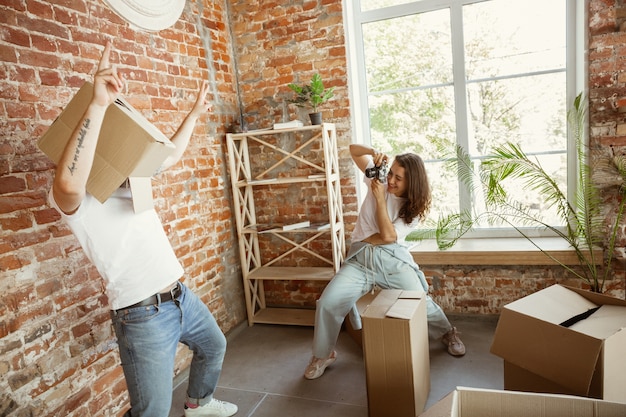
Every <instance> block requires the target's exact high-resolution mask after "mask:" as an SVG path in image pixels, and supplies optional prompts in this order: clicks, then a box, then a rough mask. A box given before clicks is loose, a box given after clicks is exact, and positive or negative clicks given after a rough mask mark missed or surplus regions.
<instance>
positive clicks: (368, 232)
mask: <svg viewBox="0 0 626 417" xmlns="http://www.w3.org/2000/svg"><path fill="white" fill-rule="evenodd" d="M350 155H351V156H352V160H353V161H354V163H355V164H356V166H357V167H358V168H359V169H360V170H361V171H362V172H363V173H364V174H365V178H364V181H365V184H367V185H368V192H367V195H366V196H365V200H364V201H363V204H362V205H361V208H360V210H359V215H358V217H357V221H356V225H355V227H354V231H353V232H352V244H351V245H350V251H349V253H348V255H347V256H346V259H345V260H344V262H343V264H342V265H341V268H340V269H339V271H338V272H337V274H335V276H334V277H333V279H332V280H331V281H330V282H329V283H328V285H327V286H326V288H325V289H324V291H323V292H322V296H321V297H320V299H319V300H318V301H317V308H316V311H315V330H314V334H313V356H312V357H311V361H310V362H309V364H308V365H307V367H306V369H305V371H304V377H305V378H306V379H315V378H319V377H320V376H322V375H323V374H324V370H325V369H326V367H328V366H329V365H331V364H332V363H333V362H335V359H336V358H337V352H336V351H335V350H334V347H335V344H336V342H337V337H338V336H339V331H340V330H341V325H342V323H343V321H344V318H345V317H346V315H348V313H350V314H349V315H350V319H351V321H352V324H353V327H354V328H355V329H360V328H361V322H360V317H359V314H358V312H357V311H356V302H357V300H358V299H359V298H361V297H362V296H363V295H365V294H367V293H368V292H369V291H372V289H373V288H374V287H379V288H384V289H402V290H423V291H425V292H426V293H428V283H427V282H426V278H425V277H424V273H423V272H422V271H421V270H420V269H419V266H418V265H417V264H416V263H415V262H414V261H413V257H412V256H411V253H410V252H409V249H408V247H407V245H406V242H405V237H406V236H407V235H408V234H409V232H410V231H411V230H412V229H413V228H414V227H415V226H416V225H417V223H418V222H419V221H420V220H423V219H424V217H425V215H426V213H427V211H428V209H429V208H430V202H431V195H430V186H429V184H428V178H427V176H426V168H425V167H424V162H423V161H422V158H420V157H419V155H417V154H414V153H405V154H402V155H397V156H396V157H395V158H394V161H393V163H392V164H391V168H390V169H389V171H388V172H386V169H385V167H386V166H387V161H388V159H389V158H388V157H387V155H385V154H383V153H380V152H377V151H376V150H374V149H373V148H371V147H369V146H365V145H359V144H352V145H350ZM426 297H427V319H428V330H429V333H430V336H431V337H432V338H434V339H440V340H441V341H442V342H443V344H444V345H445V346H446V349H447V351H448V353H450V354H451V355H453V356H463V355H465V345H464V344H463V342H462V341H461V339H460V338H459V335H458V332H457V330H456V327H453V326H452V325H451V324H450V321H448V318H447V317H446V315H445V313H444V312H443V310H442V309H441V307H439V306H438V305H437V304H436V303H435V302H434V301H433V299H432V298H431V297H430V296H428V295H427V296H426Z"/></svg>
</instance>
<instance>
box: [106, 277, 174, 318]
mask: <svg viewBox="0 0 626 417" xmlns="http://www.w3.org/2000/svg"><path fill="white" fill-rule="evenodd" d="M180 293H181V288H180V283H179V282H177V283H176V286H175V287H174V288H172V289H171V290H169V291H167V292H161V293H157V294H154V295H151V296H150V297H148V298H146V299H145V300H141V301H140V302H138V303H135V304H133V305H130V306H128V307H124V308H120V309H119V310H126V309H129V308H136V307H147V306H152V305H158V304H160V303H165V302H167V301H172V300H175V299H176V298H178V296H179V295H180ZM119 310H117V311H119Z"/></svg>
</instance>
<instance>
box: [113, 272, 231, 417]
mask: <svg viewBox="0 0 626 417" xmlns="http://www.w3.org/2000/svg"><path fill="white" fill-rule="evenodd" d="M180 287H181V294H180V295H179V296H178V298H177V299H176V300H175V301H167V302H164V303H161V304H159V305H155V306H148V307H137V308H131V309H121V310H117V312H115V311H114V312H112V314H111V315H112V319H113V325H114V328H115V333H116V335H117V343H118V345H119V351H120V358H121V360H122V368H123V370H124V376H125V377H126V384H127V385H128V393H129V395H130V405H131V410H130V412H129V413H127V414H126V415H127V416H132V417H161V416H162V417H167V416H168V415H169V412H170V407H171V405H172V388H173V386H172V379H173V376H174V359H175V356H176V348H177V346H178V343H179V342H181V343H184V344H185V345H187V346H188V347H189V348H190V349H191V350H192V351H193V358H192V360H191V366H190V371H189V386H188V388H187V397H188V400H189V401H191V402H194V403H196V404H199V405H204V404H206V403H207V402H209V401H210V400H211V399H212V398H213V393H214V391H215V388H216V386H217V381H218V379H219V376H220V373H221V371H222V362H223V360H224V354H225V353H226V337H225V336H224V333H222V331H221V329H220V328H219V326H218V325H217V322H216V321H215V319H214V318H213V315H212V314H211V312H210V311H209V309H208V308H207V306H206V305H205V304H204V303H203V302H202V301H201V300H200V299H199V298H198V296H196V295H195V294H194V293H193V292H192V291H191V290H189V289H188V288H187V287H186V286H184V285H183V284H180Z"/></svg>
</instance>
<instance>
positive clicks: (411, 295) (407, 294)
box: [398, 290, 426, 300]
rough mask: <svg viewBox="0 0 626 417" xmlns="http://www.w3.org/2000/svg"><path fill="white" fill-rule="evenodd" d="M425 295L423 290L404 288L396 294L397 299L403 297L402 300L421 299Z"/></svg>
mask: <svg viewBox="0 0 626 417" xmlns="http://www.w3.org/2000/svg"><path fill="white" fill-rule="evenodd" d="M425 297H426V293H425V292H424V291H421V290H420V291H417V290H415V291H409V290H405V291H402V292H401V293H400V295H399V296H398V298H399V299H403V300H421V299H422V298H425Z"/></svg>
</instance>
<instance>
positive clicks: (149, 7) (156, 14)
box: [104, 0, 185, 31]
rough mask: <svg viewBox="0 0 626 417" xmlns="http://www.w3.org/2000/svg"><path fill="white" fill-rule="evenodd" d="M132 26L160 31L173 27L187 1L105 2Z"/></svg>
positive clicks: (142, 0) (138, 0)
mask: <svg viewBox="0 0 626 417" xmlns="http://www.w3.org/2000/svg"><path fill="white" fill-rule="evenodd" d="M104 3H106V4H107V5H108V6H109V7H110V8H111V9H112V10H113V11H114V12H115V13H117V14H118V15H120V16H121V17H122V18H123V19H125V20H126V21H127V22H128V23H130V24H131V25H133V26H135V27H137V28H139V29H144V30H149V31H159V30H162V29H167V28H168V27H170V26H172V25H173V24H174V23H176V21H177V20H178V19H179V18H180V15H181V14H182V13H183V9H184V8H185V0H104Z"/></svg>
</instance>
